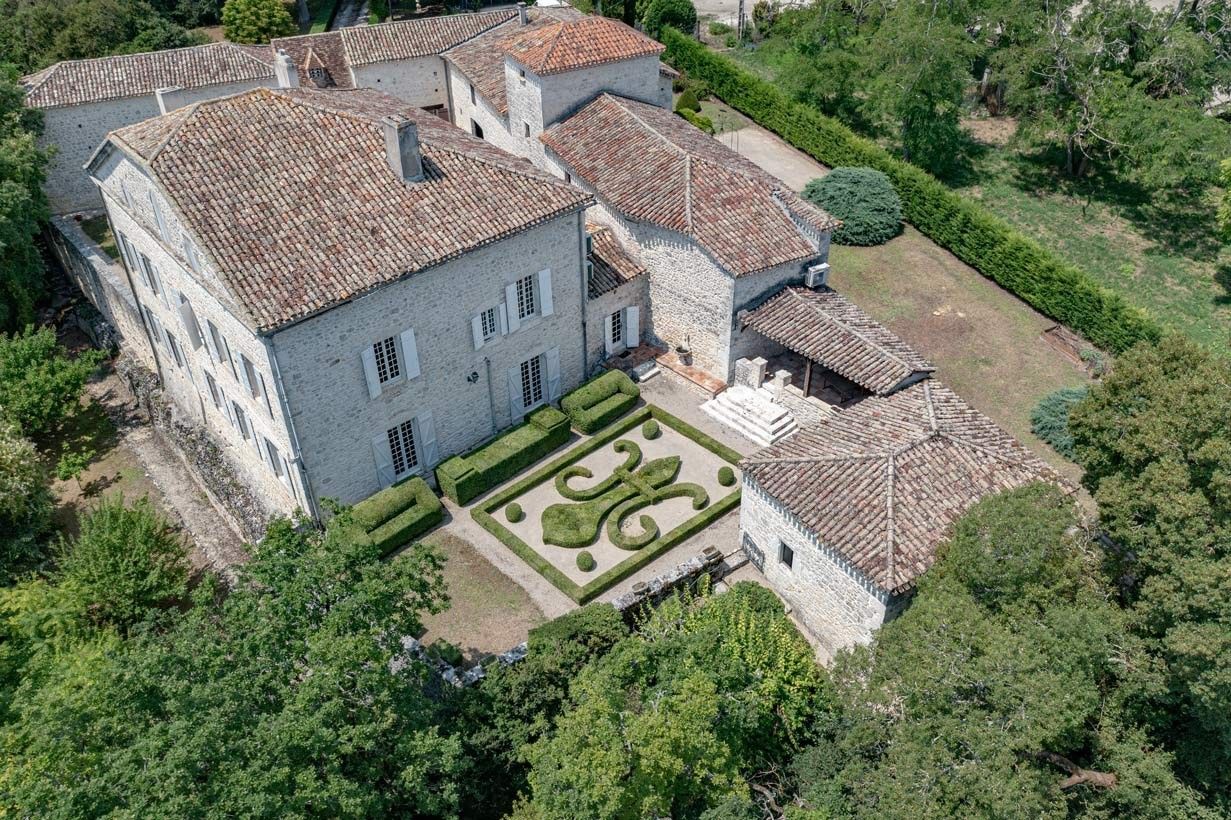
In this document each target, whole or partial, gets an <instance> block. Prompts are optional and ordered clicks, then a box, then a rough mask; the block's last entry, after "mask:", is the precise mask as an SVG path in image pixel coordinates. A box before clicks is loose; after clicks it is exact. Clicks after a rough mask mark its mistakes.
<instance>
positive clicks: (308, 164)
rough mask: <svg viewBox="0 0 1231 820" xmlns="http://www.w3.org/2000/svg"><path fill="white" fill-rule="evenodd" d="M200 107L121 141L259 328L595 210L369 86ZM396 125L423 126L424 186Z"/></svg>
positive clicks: (129, 132) (248, 97)
mask: <svg viewBox="0 0 1231 820" xmlns="http://www.w3.org/2000/svg"><path fill="white" fill-rule="evenodd" d="M188 109H189V110H188V111H187V112H186V113H184V114H182V115H180V116H179V117H178V121H177V122H176V123H174V124H168V125H164V126H154V125H152V124H151V123H140V124H138V125H134V126H129V127H127V128H123V129H121V130H119V131H117V132H115V133H114V134H112V135H111V138H110V139H111V142H112V143H114V144H117V145H119V146H120V147H121V148H125V149H127V150H129V151H131V152H132V153H134V154H137V155H138V156H139V157H140V158H142V159H143V160H144V161H145V162H146V163H147V164H148V166H149V168H150V170H151V172H152V175H153V176H154V177H155V178H156V179H157V180H158V182H159V183H160V184H161V186H162V188H163V189H164V191H166V193H167V194H168V196H169V197H170V198H171V200H172V201H173V203H174V204H175V206H176V207H177V208H178V210H179V212H180V214H181V215H182V216H183V218H184V220H185V223H186V226H187V228H188V229H189V230H191V231H192V232H193V233H194V234H195V235H196V237H197V238H198V240H199V241H200V244H201V246H202V247H203V248H204V250H205V251H206V254H207V256H208V257H209V259H210V260H211V262H212V263H213V265H214V267H215V268H216V269H217V271H218V273H219V274H220V276H221V278H222V279H223V281H224V282H225V283H226V285H227V287H228V289H229V290H230V291H231V293H232V294H233V295H234V297H235V299H236V301H237V303H238V305H239V307H240V309H241V310H242V311H244V312H245V313H246V318H247V319H248V321H249V322H250V324H251V325H252V326H253V327H254V328H255V329H257V330H258V331H268V330H271V329H273V328H276V327H279V326H281V325H284V324H287V323H290V322H294V321H296V320H298V319H302V318H304V317H307V316H309V315H311V314H313V313H317V312H320V311H323V310H326V309H328V308H329V307H331V306H333V305H336V304H338V303H340V302H343V301H345V300H348V299H352V298H354V297H357V296H360V295H362V294H364V293H366V292H369V291H371V290H373V289H375V288H377V287H380V286H381V285H383V284H386V283H388V282H391V281H394V280H396V279H399V278H401V277H403V276H405V275H407V274H410V273H414V272H416V271H421V270H424V269H425V268H429V267H432V266H434V265H437V264H440V263H441V262H445V261H447V260H449V259H453V258H456V257H458V256H461V255H462V254H465V253H466V252H468V251H470V250H473V249H475V248H478V247H480V246H483V245H486V244H490V243H492V242H495V241H497V240H499V239H502V238H504V237H507V236H509V235H511V234H513V233H516V232H518V231H521V230H524V229H526V228H529V227H532V226H534V225H538V224H541V223H543V222H545V221H547V220H549V219H552V218H554V217H557V216H560V215H562V214H566V213H569V212H573V211H577V210H580V209H583V208H585V207H586V206H587V205H589V204H590V203H591V202H592V200H591V198H590V197H589V196H588V195H586V194H585V193H584V192H582V191H579V190H577V189H576V188H574V187H572V186H568V185H565V184H564V183H562V182H560V181H559V180H556V179H555V178H554V177H552V176H551V175H550V174H547V173H545V172H543V171H539V170H537V169H535V168H534V167H533V166H531V165H530V163H529V162H527V161H526V160H522V159H515V158H513V157H511V156H509V155H508V154H505V153H504V152H503V151H500V150H499V149H497V148H494V147H492V146H491V145H489V144H488V143H485V142H483V141H482V140H478V139H475V138H474V137H471V136H469V135H467V134H466V133H464V132H463V131H460V130H459V129H457V128H454V127H453V126H451V125H448V124H447V123H444V122H441V121H440V120H438V119H437V118H435V117H433V116H431V115H429V114H427V113H425V112H423V111H420V110H418V109H414V108H412V107H410V106H408V105H407V104H406V103H405V102H402V101H400V100H397V99H395V98H393V97H390V96H388V95H386V94H382V93H380V92H376V91H372V90H368V89H361V90H353V91H319V90H308V89H295V90H272V89H258V90H255V91H250V92H246V93H244V94H237V95H234V96H231V97H224V98H220V99H216V100H210V101H208V102H203V103H197V104H195V105H193V106H189V107H188ZM392 114H399V115H401V116H404V117H407V118H408V119H411V120H413V121H415V123H416V124H417V126H418V133H419V139H420V144H421V147H422V153H423V165H424V170H425V172H426V179H425V180H424V181H423V182H419V183H404V182H402V181H401V180H400V179H399V178H397V177H396V176H395V175H394V174H393V172H392V171H391V170H390V169H389V166H388V164H387V162H386V159H385V143H384V135H383V130H382V127H381V124H380V118H382V117H384V116H388V115H392ZM160 119H161V118H160ZM159 129H162V130H159ZM155 132H157V133H158V134H159V135H160V136H161V137H162V138H161V140H157V141H156V140H155V139H154V138H153V135H154V133H155ZM156 142H157V144H156ZM150 146H155V147H154V148H153V149H152V150H151V149H150ZM493 202H499V203H501V206H502V207H500V208H493V207H492V203H493Z"/></svg>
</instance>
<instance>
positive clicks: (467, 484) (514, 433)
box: [436, 407, 569, 504]
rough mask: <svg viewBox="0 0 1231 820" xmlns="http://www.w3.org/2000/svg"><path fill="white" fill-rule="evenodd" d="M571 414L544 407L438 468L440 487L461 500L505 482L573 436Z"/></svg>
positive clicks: (463, 500) (443, 491)
mask: <svg viewBox="0 0 1231 820" xmlns="http://www.w3.org/2000/svg"><path fill="white" fill-rule="evenodd" d="M568 421H569V420H568V418H567V417H566V416H565V415H564V414H563V413H561V412H560V411H559V410H557V409H556V408H554V407H540V408H539V409H538V410H535V411H534V412H532V413H531V414H530V415H528V416H527V417H526V422H525V423H524V424H522V425H519V426H517V427H514V428H513V429H512V430H510V431H508V432H507V433H504V434H503V435H500V436H498V437H497V438H495V439H494V440H492V441H490V442H488V443H487V444H484V445H483V446H482V447H479V448H478V449H475V450H472V451H471V452H469V453H467V454H466V455H464V456H454V457H453V458H450V459H446V460H445V461H443V462H442V463H441V464H440V466H438V467H437V468H436V481H437V482H438V483H439V484H440V491H441V492H442V493H444V494H445V495H446V496H448V497H449V498H451V499H453V501H454V502H455V503H457V504H466V503H469V502H470V501H471V500H473V499H474V498H476V497H478V496H480V495H482V494H483V493H485V492H487V491H488V490H490V489H491V488H492V487H495V486H496V485H497V484H503V483H504V482H505V481H508V480H509V479H510V478H512V477H513V476H515V475H517V474H518V473H520V472H521V471H522V470H524V469H526V468H527V467H529V466H530V465H531V464H533V463H534V462H536V461H538V460H539V459H540V458H542V457H543V456H545V455H547V454H548V453H550V452H551V451H552V450H555V449H556V448H558V447H560V446H562V445H563V444H564V443H565V442H567V441H568V438H569V428H568Z"/></svg>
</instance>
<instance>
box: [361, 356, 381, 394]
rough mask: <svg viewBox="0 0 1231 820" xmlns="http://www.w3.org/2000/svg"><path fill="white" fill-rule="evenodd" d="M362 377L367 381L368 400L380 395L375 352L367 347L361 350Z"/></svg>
mask: <svg viewBox="0 0 1231 820" xmlns="http://www.w3.org/2000/svg"><path fill="white" fill-rule="evenodd" d="M363 375H364V378H366V379H367V380H368V398H370V399H374V398H376V397H377V396H379V395H380V376H379V375H378V374H377V372H376V351H375V350H373V349H372V346H371V345H368V346H367V347H365V348H364V349H363Z"/></svg>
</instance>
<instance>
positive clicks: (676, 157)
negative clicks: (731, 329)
mask: <svg viewBox="0 0 1231 820" xmlns="http://www.w3.org/2000/svg"><path fill="white" fill-rule="evenodd" d="M540 139H542V141H543V142H544V143H546V144H547V146H548V147H550V148H551V149H552V151H554V152H555V153H556V154H557V155H558V156H559V157H560V159H561V160H563V162H564V163H565V164H566V165H568V166H569V168H570V169H571V170H572V172H573V173H574V174H575V175H577V176H578V177H580V178H581V179H583V180H585V181H586V182H587V183H588V184H589V185H591V186H592V187H593V188H594V189H595V190H596V191H597V192H598V195H599V196H600V197H601V198H602V199H603V200H605V201H606V202H607V203H608V204H610V205H611V207H613V208H614V209H615V210H617V211H619V212H620V213H621V214H623V215H624V216H626V217H628V218H629V219H633V220H637V221H640V222H649V223H652V224H654V225H659V226H661V227H663V228H668V229H670V230H673V231H677V232H679V233H682V234H684V235H685V236H688V237H690V238H692V239H693V240H694V241H695V242H696V243H697V244H698V245H700V246H701V247H702V248H704V249H705V250H706V251H708V252H709V253H710V255H712V256H713V257H714V258H715V259H716V260H717V261H718V263H719V264H721V265H722V266H723V267H724V268H726V269H727V270H728V271H731V272H732V273H733V274H735V275H737V276H738V275H741V274H746V273H753V272H756V271H760V270H765V269H766V268H771V267H773V266H775V265H779V264H783V263H786V262H792V261H803V260H805V259H810V258H813V257H815V256H816V255H817V246H816V244H815V242H814V240H813V239H811V238H809V236H808V235H807V234H808V233H813V234H818V233H820V232H823V231H827V230H831V229H832V228H834V227H835V226H837V225H838V224H840V223H838V221H837V220H835V219H834V218H833V217H831V216H830V215H829V214H827V213H825V212H824V211H822V210H820V209H819V208H817V207H815V206H814V205H812V204H810V203H808V202H805V201H804V200H802V199H800V198H799V197H798V196H796V195H795V194H794V193H793V192H792V191H790V190H789V189H788V188H787V187H786V184H785V183H783V182H781V181H780V180H778V179H776V178H774V177H772V176H770V175H769V174H767V173H765V172H764V171H762V170H761V169H760V168H758V167H757V166H756V165H753V164H752V163H751V162H750V161H748V160H746V159H744V158H743V157H741V156H740V155H739V154H737V153H735V152H734V151H732V150H731V149H730V148H727V147H726V146H725V145H723V144H722V143H720V142H719V141H718V140H716V139H714V138H712V137H710V136H708V135H706V134H705V133H703V132H702V131H700V130H699V129H697V128H695V127H694V126H692V125H691V124H689V123H688V122H686V121H685V120H683V119H682V118H680V117H678V116H676V115H675V114H672V113H671V112H670V111H668V110H666V109H664V108H659V107H658V106H654V105H649V104H648V103H642V102H636V101H634V100H629V99H626V98H624V97H617V96H615V95H612V94H601V95H599V96H598V97H596V98H595V99H594V100H593V101H591V102H590V103H588V104H587V105H586V106H585V107H584V108H582V109H581V110H580V111H578V112H577V113H575V114H573V115H572V116H571V117H569V118H568V119H567V120H564V121H563V122H558V123H556V124H555V125H553V126H551V127H550V128H549V129H547V131H545V132H544V133H543V134H542V136H541V137H540ZM801 223H802V225H803V226H805V227H804V228H801Z"/></svg>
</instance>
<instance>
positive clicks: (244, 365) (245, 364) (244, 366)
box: [239, 353, 257, 397]
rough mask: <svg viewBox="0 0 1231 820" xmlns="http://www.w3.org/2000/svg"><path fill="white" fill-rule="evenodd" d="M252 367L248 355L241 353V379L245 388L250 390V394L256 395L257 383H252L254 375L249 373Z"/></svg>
mask: <svg viewBox="0 0 1231 820" xmlns="http://www.w3.org/2000/svg"><path fill="white" fill-rule="evenodd" d="M251 368H252V362H250V361H248V357H247V356H245V355H244V354H243V353H240V354H239V381H240V383H241V384H243V386H244V389H245V390H247V391H248V395H249V396H253V397H255V396H256V394H257V391H256V385H255V384H253V383H252V377H251V376H250V375H248V373H249V370H250V369H251Z"/></svg>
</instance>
